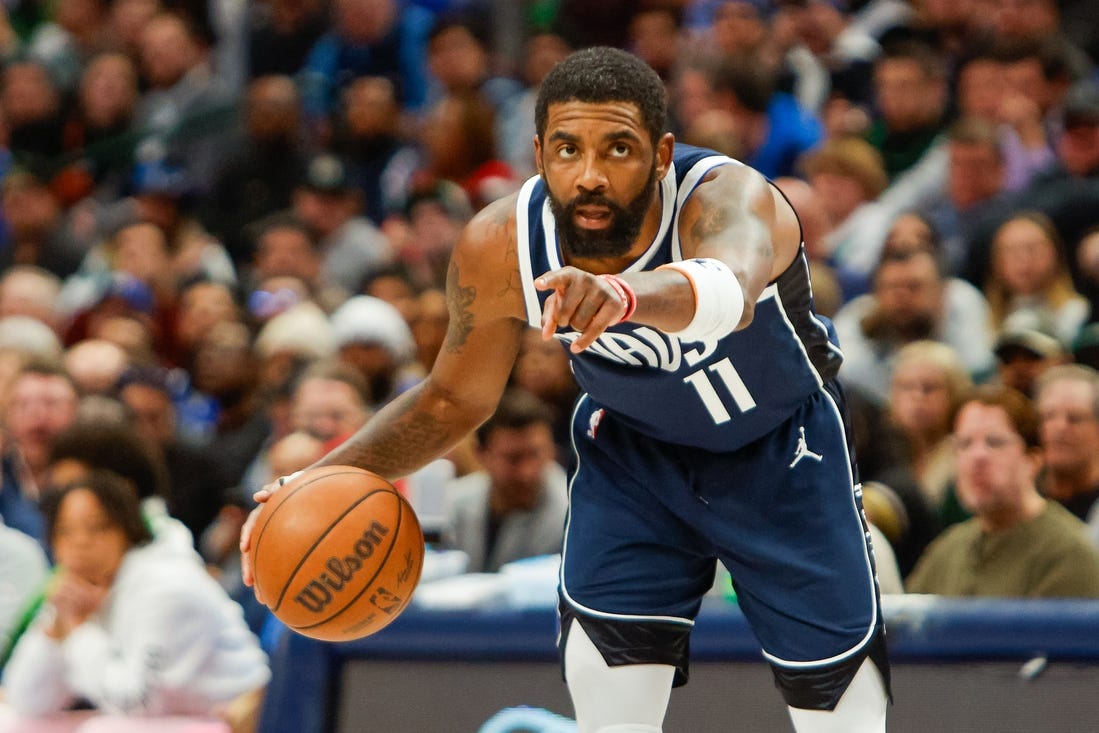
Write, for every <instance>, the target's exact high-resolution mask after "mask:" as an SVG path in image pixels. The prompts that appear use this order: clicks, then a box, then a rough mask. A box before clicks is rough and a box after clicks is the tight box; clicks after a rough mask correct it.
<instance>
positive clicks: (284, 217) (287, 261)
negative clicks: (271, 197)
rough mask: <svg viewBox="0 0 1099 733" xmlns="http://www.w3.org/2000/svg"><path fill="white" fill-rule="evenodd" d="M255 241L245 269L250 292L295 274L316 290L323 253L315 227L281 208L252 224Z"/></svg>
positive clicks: (312, 290)
mask: <svg viewBox="0 0 1099 733" xmlns="http://www.w3.org/2000/svg"><path fill="white" fill-rule="evenodd" d="M252 229H253V231H254V242H255V244H254V245H253V246H252V247H251V250H252V262H251V265H250V267H248V268H247V269H246V271H245V272H246V274H247V278H246V283H247V292H248V293H249V295H250V296H251V294H253V293H255V292H256V288H257V287H258V286H259V285H260V284H261V283H263V282H265V281H267V280H269V279H270V278H273V277H292V278H296V279H298V280H299V281H301V282H302V283H303V284H304V285H305V287H306V288H307V289H308V290H309V291H310V292H314V291H315V290H316V289H317V288H318V287H319V286H320V272H321V255H320V251H319V248H318V246H317V241H316V239H315V238H314V236H313V231H312V230H311V229H310V228H309V227H308V226H307V225H306V224H305V222H303V221H302V220H301V219H299V218H298V217H296V216H294V215H293V214H291V213H289V212H279V213H276V214H272V215H271V216H269V217H265V218H264V219H261V220H260V221H258V222H255V224H254V225H253V227H252Z"/></svg>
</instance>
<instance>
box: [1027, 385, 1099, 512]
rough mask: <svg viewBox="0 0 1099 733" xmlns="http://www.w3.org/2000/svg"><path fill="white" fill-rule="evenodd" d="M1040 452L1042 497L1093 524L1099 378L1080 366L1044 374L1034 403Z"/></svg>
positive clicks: (1098, 490) (1098, 479) (1098, 488)
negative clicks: (1042, 467)
mask: <svg viewBox="0 0 1099 733" xmlns="http://www.w3.org/2000/svg"><path fill="white" fill-rule="evenodd" d="M1034 403H1035V405H1036V406H1037V408H1038V416H1039V419H1040V421H1041V422H1040V424H1039V430H1040V437H1041V442H1042V449H1043V451H1044V452H1045V470H1044V471H1042V473H1041V475H1040V476H1039V479H1038V487H1039V489H1040V490H1041V492H1042V494H1043V495H1044V496H1046V497H1048V498H1050V499H1053V500H1054V501H1057V502H1059V503H1061V504H1063V505H1064V506H1065V508H1067V509H1068V510H1069V511H1070V512H1072V513H1073V514H1074V515H1076V516H1077V517H1079V518H1080V519H1081V520H1084V521H1091V522H1093V523H1099V509H1096V507H1097V506H1099V505H1097V504H1096V502H1097V500H1099V372H1096V371H1095V370H1094V369H1092V368H1091V367H1086V366H1083V365H1080V364H1068V365H1063V366H1058V367H1054V368H1052V369H1049V370H1048V371H1046V372H1045V373H1044V374H1042V376H1041V377H1039V378H1038V382H1037V393H1036V396H1035V400H1034Z"/></svg>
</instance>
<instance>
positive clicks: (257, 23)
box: [248, 0, 328, 78]
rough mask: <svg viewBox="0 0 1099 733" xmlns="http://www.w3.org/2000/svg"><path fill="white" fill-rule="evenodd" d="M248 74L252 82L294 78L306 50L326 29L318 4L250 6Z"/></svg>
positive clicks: (295, 0) (283, 0) (302, 0)
mask: <svg viewBox="0 0 1099 733" xmlns="http://www.w3.org/2000/svg"><path fill="white" fill-rule="evenodd" d="M249 10H250V11H251V13H252V21H253V22H252V25H251V28H250V30H249V33H248V73H249V75H250V76H251V77H252V78H256V77H260V76H268V75H271V74H280V75H281V74H285V75H288V76H289V75H293V74H296V73H297V72H298V71H299V70H300V69H301V68H302V66H303V65H304V64H305V59H306V57H307V56H308V55H309V50H310V49H311V48H313V45H314V44H315V43H316V42H317V41H318V40H320V37H321V36H322V35H324V33H325V31H326V30H327V29H328V26H327V23H326V20H327V19H326V17H325V10H326V3H324V2H321V0H270V2H265V3H250V7H249Z"/></svg>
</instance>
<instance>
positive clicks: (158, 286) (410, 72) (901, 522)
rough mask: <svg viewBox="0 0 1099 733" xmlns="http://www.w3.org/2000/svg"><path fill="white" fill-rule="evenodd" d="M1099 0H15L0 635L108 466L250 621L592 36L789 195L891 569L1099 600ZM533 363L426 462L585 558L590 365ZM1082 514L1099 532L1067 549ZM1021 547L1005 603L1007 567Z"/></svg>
mask: <svg viewBox="0 0 1099 733" xmlns="http://www.w3.org/2000/svg"><path fill="white" fill-rule="evenodd" d="M1090 5H1091V4H1090V2H1089V0H731V1H730V0H678V1H677V0H648V1H646V0H617V1H615V0H605V1H603V2H598V3H593V2H579V1H576V0H528V1H527V2H512V1H510V0H328V1H326V0H256V1H254V2H242V1H240V0H209V1H208V2H198V1H197V0H53V2H50V3H43V2H36V1H34V0H7V1H6V2H5V3H3V7H2V13H3V17H0V58H2V64H0V423H2V426H3V431H2V434H0V441H2V451H0V469H2V478H0V481H2V483H0V518H2V520H3V524H4V525H6V528H5V529H3V532H2V533H0V538H5V539H4V540H3V541H4V543H5V545H4V548H3V549H0V558H3V559H5V560H6V559H7V558H9V557H10V558H16V557H19V558H31V559H21V560H20V561H19V562H18V563H13V566H15V565H17V566H18V568H19V569H20V570H19V572H16V571H14V570H13V571H5V574H4V575H3V577H0V582H2V583H3V584H4V585H3V586H2V587H0V601H3V602H0V632H4V633H3V634H0V642H3V641H4V638H5V635H8V636H15V635H17V634H18V633H19V629H20V628H21V626H20V623H19V620H20V619H22V621H23V622H24V623H23V624H22V627H25V626H26V625H27V623H33V621H34V619H35V613H36V612H37V609H38V606H37V605H34V601H35V599H36V598H37V599H38V601H39V602H41V600H42V595H43V591H42V582H43V578H45V577H46V575H47V573H48V572H50V571H49V570H48V569H47V568H48V566H49V564H50V563H52V562H53V561H54V560H55V559H56V557H57V555H58V552H57V549H58V548H57V547H56V540H57V537H56V536H54V535H51V532H52V531H55V530H56V529H57V525H56V523H57V521H58V515H57V513H58V511H59V507H58V506H53V508H52V509H51V510H49V511H47V510H46V509H48V508H49V506H52V505H50V504H49V502H48V501H44V500H46V499H48V498H49V496H50V494H51V492H52V491H54V490H58V489H59V487H61V486H63V485H64V486H66V487H68V488H69V489H70V490H71V488H72V485H73V483H72V482H73V481H77V482H79V481H81V480H84V481H86V482H87V481H89V479H87V478H86V477H87V476H91V475H93V474H94V475H98V474H97V473H96V472H98V471H109V472H111V473H112V475H122V476H124V477H126V478H128V479H129V482H130V484H131V485H132V486H133V487H134V489H135V491H136V499H139V500H140V504H141V507H142V512H143V516H144V517H145V518H146V520H145V521H146V524H148V525H149V526H150V527H151V528H152V530H153V539H152V540H151V541H152V542H153V543H154V544H156V543H161V542H165V543H168V545H170V546H172V547H174V548H175V550H176V551H177V552H178V553H180V554H183V555H188V554H190V555H194V554H195V553H198V555H200V556H201V559H202V562H203V563H204V564H205V565H206V566H207V567H208V569H209V570H210V572H211V573H212V574H213V575H214V576H215V577H216V578H217V579H218V580H219V581H220V583H221V586H222V588H223V589H224V591H225V593H227V594H230V595H233V596H234V597H235V598H237V599H238V600H240V601H242V602H243V603H244V604H245V609H246V610H248V613H249V614H250V617H249V621H250V622H251V624H252V628H253V629H254V630H256V631H257V632H259V631H261V629H262V623H263V621H262V618H260V617H257V616H255V615H254V614H257V613H259V611H257V610H256V609H255V608H251V609H249V604H248V600H249V594H248V592H247V590H246V589H243V588H242V587H241V586H240V582H239V576H238V570H237V558H236V556H235V552H236V550H235V547H236V542H237V537H238V536H239V529H240V526H241V523H242V522H243V519H244V517H245V516H246V515H247V512H248V511H249V510H250V509H251V507H252V500H251V494H252V492H254V491H255V490H256V489H258V488H259V487H261V486H262V485H263V484H264V483H266V482H268V481H270V480H271V479H272V478H273V477H276V476H279V475H285V474H287V473H290V472H293V471H295V470H297V469H299V468H302V467H304V466H306V465H309V464H310V463H311V462H313V461H314V460H316V459H317V458H318V457H319V456H321V455H323V453H324V452H325V451H326V450H327V449H328V448H330V447H332V446H333V445H335V444H337V443H338V442H339V441H341V440H343V439H344V438H346V437H347V436H348V435H349V434H351V433H352V432H353V431H354V430H355V429H357V428H358V427H359V426H360V425H362V424H363V422H364V421H365V420H366V419H367V418H368V417H369V416H370V415H371V414H372V413H373V412H374V411H375V410H377V409H378V408H379V407H381V406H383V405H384V404H386V403H387V402H388V401H390V400H392V399H393V398H394V397H395V396H397V395H399V394H400V393H402V392H403V391H404V390H407V389H408V388H409V387H411V386H412V385H414V384H416V383H417V381H418V380H420V379H421V378H422V377H423V376H424V375H425V374H426V373H427V371H428V370H429V369H430V368H431V365H432V362H433V360H434V358H435V355H436V354H437V353H438V351H439V349H440V348H443V345H444V340H445V335H446V332H447V322H448V313H447V295H446V284H447V283H446V279H447V263H448V257H449V252H450V250H451V248H452V247H453V245H454V243H455V242H456V241H457V238H458V237H459V236H460V234H461V231H462V228H463V226H464V225H465V224H466V222H468V221H469V219H470V218H471V217H472V216H473V215H475V213H476V212H477V211H479V210H480V209H481V208H482V207H484V206H485V205H486V204H488V203H490V202H491V201H494V200H496V199H498V198H500V197H502V196H506V195H508V194H509V193H512V192H514V191H515V190H517V189H518V187H519V186H520V185H521V184H522V182H523V181H524V180H525V179H526V178H528V177H529V176H531V175H533V174H534V172H535V161H534V158H533V146H532V144H531V139H532V137H533V135H534V99H535V96H536V94H537V89H538V85H539V82H540V80H541V79H542V78H543V77H544V75H545V74H546V73H547V72H548V70H549V69H550V68H551V67H552V66H553V64H554V63H555V62H556V61H558V60H560V59H561V58H563V57H564V56H565V55H566V54H567V53H568V52H569V51H570V50H572V49H574V48H579V47H583V46H588V45H593V44H608V45H614V46H618V47H621V48H626V49H628V50H630V51H632V52H633V53H635V54H637V55H638V56H640V57H641V58H643V59H644V60H645V61H646V62H648V63H649V64H650V65H651V66H652V67H653V68H654V69H656V70H657V72H659V74H660V75H661V77H662V78H663V79H665V81H666V83H667V90H668V98H669V101H670V109H671V119H669V121H668V122H669V125H670V129H671V130H672V131H673V132H674V133H675V134H676V137H677V140H679V141H681V142H685V143H689V144H695V145H700V146H705V147H709V148H713V149H715V150H717V151H719V152H720V153H723V154H726V155H729V156H731V157H734V158H737V159H739V160H742V161H744V162H746V163H748V164H750V165H752V166H754V167H755V168H757V169H758V170H760V171H761V172H762V173H764V174H765V175H767V176H768V177H769V178H771V179H772V180H773V181H774V182H775V184H776V185H777V186H778V187H779V188H780V190H781V191H782V192H783V193H784V194H785V195H786V196H787V197H788V198H789V199H790V200H791V202H792V203H793V204H794V206H795V207H796V209H797V210H798V212H799V215H800V217H801V222H802V227H803V233H804V239H805V244H806V248H807V251H808V253H809V255H810V258H811V261H812V263H813V268H814V269H813V284H814V295H815V299H816V304H817V308H818V311H819V312H820V313H821V314H823V315H826V316H828V317H830V318H831V319H832V320H833V321H834V324H835V331H836V333H837V335H838V338H839V341H840V343H841V346H842V348H843V350H844V353H845V356H846V360H845V363H844V366H843V368H842V370H841V372H840V378H841V381H842V382H843V383H844V385H845V386H846V388H847V390H848V393H849V397H850V400H851V404H852V408H853V433H854V437H855V442H856V448H857V452H858V457H859V461H860V467H861V471H862V479H863V481H864V500H865V503H866V508H867V514H868V517H869V519H870V520H871V522H872V523H873V525H874V530H875V532H876V533H878V535H880V539H879V542H878V544H879V553H880V554H881V555H882V558H884V559H882V558H880V559H879V562H880V563H881V564H882V567H881V568H880V569H881V570H883V578H884V577H885V572H884V571H885V570H890V573H889V577H890V578H891V580H890V581H889V582H888V584H886V583H885V582H884V581H883V586H885V585H888V590H892V591H900V590H901V589H902V588H903V586H904V583H905V581H906V579H914V581H915V582H914V585H913V586H912V588H917V589H919V590H920V591H921V592H933V593H934V592H942V593H949V594H952V595H982V594H987V595H1017V596H1035V595H1082V596H1099V570H1097V568H1099V559H1096V558H1095V557H1093V555H1094V553H1095V550H1094V549H1093V548H1094V547H1095V546H1099V504H1097V503H1096V499H1097V498H1099V372H1097V371H1095V368H1096V367H1099V76H1097V74H1096V69H1095V62H1096V60H1099V14H1096V13H1094V12H1093V11H1092V8H1091V7H1090ZM512 381H513V385H514V390H513V391H512V392H510V393H509V394H508V396H507V397H506V398H505V400H504V402H503V403H502V404H501V408H500V411H499V413H498V415H497V417H496V418H494V419H493V420H492V421H490V423H488V424H486V426H485V427H483V428H482V429H481V430H480V431H478V433H477V435H475V436H471V437H470V439H469V440H468V441H467V443H466V444H464V445H462V446H460V447H459V448H457V449H455V450H454V451H453V452H451V453H450V454H449V455H448V456H447V457H446V458H445V459H443V460H442V461H440V462H438V463H436V464H432V466H429V467H428V468H427V469H425V470H424V471H422V472H420V473H419V474H416V475H413V476H411V477H409V478H407V479H405V480H403V481H402V483H401V488H402V490H404V491H405V492H406V493H407V494H408V495H409V496H410V498H412V500H413V502H414V505H416V506H417V509H418V510H419V511H420V512H421V514H422V515H423V518H425V520H426V521H425V526H426V528H427V529H428V530H429V539H430V540H431V541H432V542H433V543H434V544H436V546H438V547H443V548H446V547H450V548H457V549H461V550H462V551H463V552H465V553H466V555H467V556H468V558H469V564H468V566H467V569H468V570H472V571H494V570H497V569H499V568H500V566H501V565H503V564H505V563H507V562H509V561H512V560H515V559H518V558H520V557H523V556H528V555H536V554H542V553H546V552H553V551H554V550H555V549H556V548H557V546H558V545H557V543H559V541H560V540H559V537H560V526H561V522H562V520H563V515H564V501H563V495H564V484H565V478H564V473H563V471H562V468H561V467H562V466H563V465H565V464H567V459H568V456H569V451H568V435H569V428H568V425H567V422H568V419H569V416H570V407H571V404H572V401H573V400H574V398H575V396H576V386H575V384H574V383H573V381H572V378H571V375H570V372H569V369H568V365H567V360H566V358H565V354H564V352H563V350H562V349H561V348H560V347H559V346H558V345H556V344H554V343H548V344H547V343H545V342H543V341H541V339H540V338H539V336H538V334H537V333H534V332H532V333H530V334H528V338H527V339H526V340H525V342H524V345H523V348H522V354H521V357H520V359H519V361H518V362H517V366H516V369H515V372H514V374H513V378H512ZM974 385H983V386H982V387H981V389H982V390H985V392H983V393H982V392H977V393H974V392H973V388H974ZM975 394H976V395H978V396H976V397H975V396H974V395H975ZM982 394H983V396H980V395H982ZM1005 395H1006V396H1005ZM1017 396H1021V402H1019V401H1017V400H1015V397H1017ZM974 400H975V401H974ZM989 411H991V413H990V414H991V415H992V417H989V415H986V414H985V413H988V412H989ZM975 415H976V417H974V416H975ZM963 418H965V419H963ZM978 418H981V419H983V418H988V419H989V420H991V423H988V421H987V420H986V422H985V423H981V422H980V419H978ZM1001 418H1002V419H1001ZM978 423H980V424H979V425H978ZM986 423H987V424H986ZM990 426H991V427H990ZM963 428H964V429H963ZM969 429H972V430H977V432H978V433H979V434H980V436H983V437H980V436H978V437H976V438H973V437H972V436H971V439H968V440H966V439H963V436H962V434H963V433H964V432H965V430H969ZM982 430H983V431H985V432H983V433H982V432H981V431H982ZM997 431H998V433H997ZM993 434H996V436H994V437H998V438H1001V439H1002V440H1000V442H999V444H996V445H994V444H995V443H996V440H993V439H992V437H990V436H993ZM1015 439H1018V440H1015ZM1005 441H1006V443H1005ZM1008 443H1009V444H1011V445H1015V447H1017V448H1018V449H1019V451H1020V453H1019V455H1018V456H1014V457H1013V459H1012V460H1017V463H1016V464H1010V465H1013V466H1015V469H1016V470H1014V471H1013V472H1012V475H1011V477H1007V478H1000V477H997V476H994V475H993V474H994V471H993V470H992V468H990V466H1002V465H1009V464H1008V462H1007V459H1005V458H1004V456H1003V455H1000V454H997V453H995V450H994V449H1002V448H1003V447H1004V444H1008ZM1016 444H1017V445H1016ZM982 450H984V452H983V453H982ZM978 453H979V454H980V455H978ZM986 454H987V455H986ZM1020 476H1021V477H1023V479H1025V480H1020V479H1019V478H1018V477H1020ZM81 477H84V478H81ZM997 482H999V483H997ZM92 488H94V487H92ZM90 490H91V489H89V491H90ZM92 493H94V492H92ZM101 493H102V492H101ZM1054 505H1055V506H1056V507H1057V509H1056V511H1054V513H1055V514H1057V516H1056V517H1055V518H1054V520H1050V521H1049V522H1046V521H1045V520H1042V521H1043V522H1045V524H1043V526H1045V525H1046V524H1048V525H1049V527H1050V528H1051V529H1049V530H1048V531H1046V530H1042V531H1041V532H1038V531H1037V530H1034V527H1033V526H1032V525H1033V522H1034V520H1035V518H1036V517H1038V516H1039V515H1040V516H1042V517H1044V516H1046V515H1047V514H1049V511H1047V510H1049V509H1050V507H1054ZM44 506H45V507H46V509H44ZM106 508H107V509H108V510H109V509H111V507H109V506H108V507H106ZM1060 508H1063V509H1065V512H1064V515H1065V516H1062V515H1061V514H1060V513H1058V512H1059V511H1060ZM50 512H52V514H51V513H50ZM111 521H115V520H111ZM1088 523H1090V538H1091V539H1090V546H1089V542H1088V541H1083V542H1081V543H1079V544H1076V543H1073V542H1067V543H1066V542H1061V541H1059V540H1058V539H1057V538H1058V537H1061V538H1063V537H1065V536H1068V535H1076V534H1079V535H1080V536H1081V537H1085V536H1088V535H1086V534H1085V525H1086V524H1088ZM1024 525H1025V526H1024ZM1021 527H1022V529H1026V532H1023V531H1022V529H1020V528H1021ZM547 528H549V530H550V531H545V530H546V529H547ZM1011 532H1015V535H1011ZM1035 532H1037V534H1035ZM1050 532H1052V535H1051V534H1050ZM1005 533H1006V534H1005ZM1005 536H1008V537H1013V539H1010V540H1009V541H1006V542H1007V545H1009V546H1011V547H1012V548H1014V549H1013V551H1012V553H1009V554H1011V558H1012V559H1011V567H1014V568H1016V569H1017V570H1018V569H1019V568H1022V567H1024V565H1025V566H1026V568H1027V570H1025V571H1024V570H1019V571H1018V572H1017V573H1014V575H1017V576H1020V577H1018V578H1017V579H1016V580H1017V583H1016V585H1008V586H1005V585H1002V584H1001V585H997V584H996V583H993V582H991V581H992V576H995V577H996V578H999V579H1001V580H1002V578H1003V577H1004V572H1003V567H1004V566H1003V564H1002V557H1001V558H1000V560H997V561H996V562H993V560H994V559H995V558H996V557H1000V556H998V555H997V554H996V553H997V552H999V551H1000V550H998V549H997V548H999V547H1000V545H1002V544H1004V537H1005ZM1035 537H1038V539H1035ZM1051 537H1052V539H1051ZM28 538H29V539H28ZM9 539H10V542H9ZM994 540H995V542H994ZM143 541H148V540H143ZM933 543H934V545H933ZM997 543H999V544H997ZM137 544H140V543H137ZM9 545H10V547H11V548H12V549H10V550H9V549H7V548H8V546H9ZM935 545H937V546H935ZM947 545H949V547H948V548H947V549H945V550H944V549H942V547H943V546H947ZM1020 547H1027V548H1031V549H1033V548H1035V547H1039V548H1041V553H1039V554H1041V557H1038V558H1035V557H1031V556H1027V557H1016V556H1015V555H1017V554H1019V553H1020V550H1019V548H1020ZM929 548H931V549H929ZM944 552H945V553H946V554H947V555H951V556H953V557H954V558H955V560H957V558H968V560H967V562H969V564H968V565H966V566H965V567H966V568H967V570H966V572H967V573H970V574H971V575H972V577H970V575H967V576H966V577H967V578H968V580H967V581H966V583H964V584H961V585H958V586H957V587H955V586H950V585H949V584H946V585H943V584H941V583H940V584H936V582H935V581H934V577H935V576H936V575H938V576H940V577H956V576H957V575H958V571H957V568H953V569H952V570H951V571H950V572H942V571H941V567H943V560H942V557H941V556H942V555H943V553H944ZM1066 553H1067V555H1066ZM1031 554H1032V555H1033V554H1034V553H1031ZM932 555H935V557H936V558H937V559H934V558H931V556H932ZM994 556H995V557H994ZM1066 557H1067V558H1068V560H1067V562H1068V564H1069V565H1071V566H1072V568H1073V569H1071V570H1069V571H1064V575H1065V576H1067V577H1066V578H1065V579H1064V582H1060V583H1053V582H1042V579H1043V578H1045V579H1047V580H1048V578H1050V577H1052V576H1054V575H1056V576H1057V577H1061V576H1060V575H1058V574H1057V573H1054V571H1053V570H1051V569H1050V568H1051V567H1053V566H1054V565H1057V567H1061V566H1060V564H1059V563H1063V562H1066V559H1065V558H1066ZM921 558H924V559H923V562H922V566H921ZM974 558H976V559H974ZM959 562H960V561H959ZM997 562H1000V564H999V565H998V564H997ZM1028 563H1029V564H1028ZM1042 563H1046V564H1044V565H1043V564H1042ZM2 564H3V560H0V565H2ZM932 566H934V567H939V568H940V572H938V573H937V574H936V572H935V571H934V567H932ZM1085 576H1086V577H1085ZM1093 576H1094V577H1093ZM894 578H895V580H894ZM28 603H30V604H31V605H30V606H28ZM47 605H48V604H47ZM87 617H88V618H90V617H91V616H87ZM77 625H79V624H77ZM13 630H14V631H13ZM3 646H4V644H2V643H0V648H2V647H3ZM9 651H10V649H9ZM257 679H258V677H257Z"/></svg>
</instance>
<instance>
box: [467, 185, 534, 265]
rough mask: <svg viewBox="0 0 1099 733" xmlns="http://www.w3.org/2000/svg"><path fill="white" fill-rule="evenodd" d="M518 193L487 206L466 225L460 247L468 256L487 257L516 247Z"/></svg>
mask: <svg viewBox="0 0 1099 733" xmlns="http://www.w3.org/2000/svg"><path fill="white" fill-rule="evenodd" d="M518 195H519V194H518V193H513V194H510V195H508V196H505V197H503V198H500V199H497V200H496V201H493V202H492V203H490V204H488V205H486V206H485V207H484V208H482V209H481V210H480V211H478V212H477V213H476V214H474V216H473V218H472V219H470V221H469V223H468V224H466V227H465V230H464V231H463V232H462V236H461V239H460V240H459V247H460V248H461V249H462V250H463V251H464V253H466V254H478V255H485V254H490V253H492V252H496V251H502V250H504V249H509V248H513V247H514V246H515V241H516V239H515V218H516V215H515V205H516V201H517V199H518Z"/></svg>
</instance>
